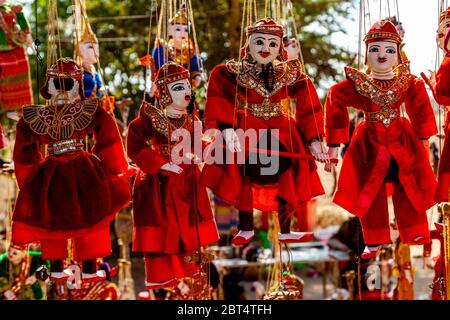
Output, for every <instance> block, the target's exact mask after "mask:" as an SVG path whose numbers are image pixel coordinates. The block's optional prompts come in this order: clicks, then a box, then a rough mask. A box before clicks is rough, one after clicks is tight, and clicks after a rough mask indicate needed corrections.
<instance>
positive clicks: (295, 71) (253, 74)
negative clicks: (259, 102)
mask: <svg viewBox="0 0 450 320" xmlns="http://www.w3.org/2000/svg"><path fill="white" fill-rule="evenodd" d="M226 66H227V69H228V71H229V72H231V73H233V74H237V82H238V84H239V85H240V86H243V87H244V88H247V89H254V90H256V92H258V94H260V95H261V96H263V97H265V98H269V97H271V96H273V95H274V94H275V93H277V92H278V91H279V90H280V89H281V88H284V87H286V86H289V85H292V84H294V83H295V82H297V81H298V80H299V79H300V76H301V75H302V66H301V63H300V61H299V60H298V59H296V60H290V61H287V62H280V63H277V64H276V65H275V66H274V72H275V85H274V88H273V90H272V91H270V92H269V91H268V90H267V89H266V87H265V86H264V80H263V79H261V78H260V77H259V71H258V70H257V69H256V68H255V66H254V65H253V64H251V63H249V62H248V61H245V60H243V61H242V63H241V64H240V65H239V62H238V61H235V60H230V61H228V62H227V63H226Z"/></svg>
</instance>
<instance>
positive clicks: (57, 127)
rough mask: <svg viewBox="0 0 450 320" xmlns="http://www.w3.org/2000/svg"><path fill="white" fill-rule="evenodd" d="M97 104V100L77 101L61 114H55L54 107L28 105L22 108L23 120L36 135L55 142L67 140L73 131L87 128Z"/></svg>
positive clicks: (98, 102) (98, 101)
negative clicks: (44, 136)
mask: <svg viewBox="0 0 450 320" xmlns="http://www.w3.org/2000/svg"><path fill="white" fill-rule="evenodd" d="M99 104H100V100H99V99H89V100H83V101H77V102H74V103H72V104H70V105H68V106H67V107H66V108H65V109H64V110H63V112H62V113H59V112H57V111H56V112H55V107H54V106H44V105H28V106H24V107H23V119H24V120H25V122H26V123H28V125H29V126H30V128H31V130H33V132H34V133H36V134H39V135H46V134H48V135H49V136H50V137H51V138H53V139H55V140H62V139H69V138H71V137H72V134H73V132H74V131H80V130H84V129H86V128H87V127H88V126H89V124H90V123H91V122H92V119H93V115H94V114H95V111H96V110H97V108H98V106H99Z"/></svg>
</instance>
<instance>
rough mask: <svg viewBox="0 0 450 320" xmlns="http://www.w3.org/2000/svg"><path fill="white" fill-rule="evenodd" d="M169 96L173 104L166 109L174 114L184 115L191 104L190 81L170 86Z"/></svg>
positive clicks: (185, 80)
mask: <svg viewBox="0 0 450 320" xmlns="http://www.w3.org/2000/svg"><path fill="white" fill-rule="evenodd" d="M168 87H169V94H170V96H171V98H172V103H171V104H170V105H169V106H167V107H166V109H167V110H168V111H169V112H170V113H173V114H184V113H186V109H187V107H188V105H189V103H190V102H191V98H192V90H191V84H190V83H189V79H183V80H180V81H176V82H172V83H169V84H168Z"/></svg>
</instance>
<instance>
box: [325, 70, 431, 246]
mask: <svg viewBox="0 0 450 320" xmlns="http://www.w3.org/2000/svg"><path fill="white" fill-rule="evenodd" d="M396 71H397V75H396V76H395V78H394V79H392V80H385V81H380V80H371V79H370V78H369V77H368V76H367V75H366V74H365V73H362V72H359V71H357V70H355V69H352V68H346V75H347V79H346V80H344V81H342V82H340V83H338V84H336V85H334V86H332V87H331V89H330V91H329V93H328V95H327V100H326V106H325V108H326V130H327V143H328V144H329V145H336V144H340V143H345V142H348V140H349V130H348V129H349V114H348V110H347V108H348V107H353V108H356V109H358V110H362V111H364V113H365V120H364V122H363V123H361V125H359V127H358V128H357V129H356V131H355V133H354V135H353V138H352V140H351V142H350V146H349V147H348V150H347V152H346V154H345V157H344V161H343V164H342V169H341V172H340V177H339V181H338V186H337V191H336V194H335V195H334V199H333V201H334V202H335V203H337V204H338V205H340V206H341V207H343V208H344V209H346V210H347V211H349V212H350V213H352V214H354V215H356V216H358V217H360V218H361V222H362V226H363V231H364V239H365V241H366V243H367V244H383V243H390V241H391V239H390V231H389V230H390V228H389V219H388V205H387V196H386V188H385V182H387V181H390V182H396V183H394V194H393V202H394V210H395V217H396V222H397V224H398V227H399V231H400V236H401V239H402V242H404V243H406V244H413V243H414V241H413V239H415V238H416V237H419V236H420V237H423V243H426V242H427V241H429V231H428V223H427V217H426V213H425V211H426V210H427V209H429V208H430V207H431V206H433V205H434V204H435V202H434V191H435V189H436V181H435V178H434V175H433V171H432V168H431V166H430V163H429V159H428V154H427V151H426V150H425V148H424V145H423V143H422V142H421V141H420V139H428V138H429V137H430V136H432V135H434V134H436V132H437V128H436V121H435V118H434V113H433V109H432V107H431V103H430V101H429V98H428V94H427V91H426V89H425V86H424V82H423V81H422V80H420V79H418V78H416V77H415V76H413V75H411V74H410V73H409V72H408V71H407V69H406V67H405V66H404V65H402V66H400V67H399V68H397V69H396ZM402 103H404V105H405V109H406V113H407V114H408V116H409V118H410V120H408V119H406V118H405V117H404V116H403V115H402V111H401V110H400V107H401V104H402ZM371 112H372V113H371ZM373 112H377V113H373ZM377 117H380V118H377ZM374 118H375V120H374ZM369 119H370V120H369ZM397 166H398V167H397Z"/></svg>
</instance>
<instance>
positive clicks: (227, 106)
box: [201, 18, 327, 245]
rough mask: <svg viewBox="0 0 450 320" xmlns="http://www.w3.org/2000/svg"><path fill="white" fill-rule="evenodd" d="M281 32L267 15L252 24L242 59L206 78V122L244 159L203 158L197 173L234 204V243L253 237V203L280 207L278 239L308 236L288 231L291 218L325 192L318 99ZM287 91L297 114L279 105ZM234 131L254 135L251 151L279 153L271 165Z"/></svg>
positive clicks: (306, 238)
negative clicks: (256, 158)
mask: <svg viewBox="0 0 450 320" xmlns="http://www.w3.org/2000/svg"><path fill="white" fill-rule="evenodd" d="M283 33H284V32H283V27H282V26H281V25H279V24H278V23H277V22H276V21H274V20H272V19H270V18H267V19H262V20H259V21H257V22H256V23H255V24H253V25H251V26H249V27H248V28H247V39H246V44H245V46H244V47H243V48H242V50H241V58H240V59H239V61H229V62H227V63H226V64H221V65H218V66H216V67H215V68H214V69H213V71H212V72H211V76H210V80H209V83H208V90H207V96H206V108H205V122H206V124H207V126H209V127H210V128H216V129H219V130H220V131H221V132H222V136H223V139H224V140H225V143H226V148H225V152H226V153H227V154H228V155H229V154H231V155H234V154H237V157H240V156H241V155H242V154H243V155H244V157H245V162H244V161H243V163H237V161H235V162H226V163H224V164H221V163H217V162H216V163H212V164H206V165H205V167H204V169H203V171H202V177H201V180H202V183H203V184H205V185H206V186H208V187H209V188H211V189H212V191H213V192H214V194H215V195H217V196H218V197H220V198H221V199H223V200H224V201H226V202H228V203H229V204H232V205H235V206H236V208H238V210H239V233H238V234H237V235H236V236H235V237H234V239H233V241H232V243H233V244H235V245H243V244H246V243H248V242H250V241H251V240H252V239H253V237H254V225H253V209H254V208H256V209H260V210H274V211H278V219H279V222H280V225H281V232H280V234H279V235H278V239H279V240H280V241H281V242H305V241H310V240H311V238H312V234H311V233H302V232H291V229H290V227H291V217H292V215H293V213H294V211H295V209H296V208H297V207H298V206H299V205H301V204H302V203H304V202H306V201H309V200H310V199H311V198H312V197H314V196H318V195H321V194H323V193H324V190H323V188H322V185H321V182H320V180H319V177H318V175H317V172H316V166H315V162H314V158H316V159H317V160H319V161H324V162H325V161H326V158H327V155H326V152H325V151H324V149H323V147H322V144H321V142H320V139H321V137H322V136H323V113H322V105H321V103H320V101H319V98H318V96H317V93H316V90H315V88H314V85H313V83H312V81H311V80H310V78H309V77H308V76H307V75H306V74H305V73H303V71H302V67H301V64H300V61H299V60H298V59H292V60H289V61H287V60H288V59H287V53H286V51H285V48H284V45H283V41H282V39H283ZM287 97H291V98H292V99H293V100H295V101H296V117H295V119H294V118H293V117H291V116H290V115H288V114H286V113H285V112H284V111H283V108H282V107H281V101H282V100H283V99H285V98H287ZM237 129H242V130H247V131H246V132H249V131H253V132H255V133H256V137H257V143H256V145H254V146H252V148H253V147H255V148H256V150H255V151H256V153H259V152H260V151H262V152H267V151H268V150H269V151H270V152H272V151H273V154H274V155H278V156H279V155H281V156H279V157H278V156H275V157H273V161H274V162H273V164H274V165H275V166H274V167H273V168H272V169H273V170H272V169H270V170H269V171H267V170H264V169H265V168H263V165H261V163H253V164H252V163H251V161H250V160H249V159H250V155H251V153H249V152H248V151H249V148H250V146H248V145H247V143H244V142H243V140H242V139H239V136H238V134H237V132H238V131H237ZM216 139H217V138H216ZM272 141H273V142H274V143H278V145H279V148H277V147H276V146H275V145H272ZM266 142H267V143H266ZM272 146H273V147H272ZM310 147H311V149H312V152H313V154H314V157H313V156H312V155H311V152H310ZM271 148H272V149H271ZM263 150H264V151H263ZM252 152H253V151H252Z"/></svg>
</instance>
